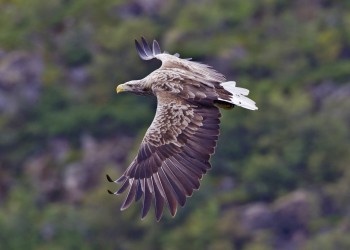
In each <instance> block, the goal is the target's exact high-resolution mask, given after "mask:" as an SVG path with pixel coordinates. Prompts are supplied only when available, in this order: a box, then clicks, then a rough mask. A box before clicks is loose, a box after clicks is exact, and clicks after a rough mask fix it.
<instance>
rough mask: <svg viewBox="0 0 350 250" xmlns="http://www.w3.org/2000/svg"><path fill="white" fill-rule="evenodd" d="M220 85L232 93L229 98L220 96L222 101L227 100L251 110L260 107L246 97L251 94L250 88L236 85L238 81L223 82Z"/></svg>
mask: <svg viewBox="0 0 350 250" xmlns="http://www.w3.org/2000/svg"><path fill="white" fill-rule="evenodd" d="M220 85H221V86H222V87H223V88H224V89H225V90H227V91H228V92H230V93H231V94H232V96H231V98H230V99H229V100H225V99H221V98H219V100H220V101H226V102H229V103H232V104H235V105H237V106H241V107H243V108H246V109H250V110H257V109H258V107H257V106H256V105H255V102H254V101H253V100H251V99H249V98H248V97H246V96H247V95H248V94H249V90H248V89H244V88H239V87H236V82H234V81H230V82H223V83H221V84H220Z"/></svg>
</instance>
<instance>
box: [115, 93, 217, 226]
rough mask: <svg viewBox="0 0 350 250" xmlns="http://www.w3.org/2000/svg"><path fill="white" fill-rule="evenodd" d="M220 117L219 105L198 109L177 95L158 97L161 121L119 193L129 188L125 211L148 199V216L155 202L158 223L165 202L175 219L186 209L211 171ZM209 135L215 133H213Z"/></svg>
mask: <svg viewBox="0 0 350 250" xmlns="http://www.w3.org/2000/svg"><path fill="white" fill-rule="evenodd" d="M213 117H214V118H213ZM219 118H220V112H219V110H218V108H217V107H215V106H212V107H205V106H201V105H193V104H191V103H188V102H186V101H185V100H183V99H181V98H177V97H175V96H172V97H171V98H170V97H169V96H167V95H165V96H158V107H157V112H156V115H155V118H154V120H153V122H152V124H151V126H150V127H149V129H148V130H147V132H146V135H145V137H144V139H143V141H142V143H141V145H140V149H139V152H138V155H137V156H136V158H135V160H134V161H133V163H132V164H131V165H130V166H129V168H128V169H127V170H126V171H125V173H124V174H123V175H122V178H121V179H122V180H124V181H125V182H124V183H123V184H122V187H121V189H120V190H119V191H118V192H117V193H116V194H120V193H121V192H124V191H125V190H126V189H127V188H129V191H128V194H127V196H126V198H125V201H124V203H123V205H122V208H121V209H122V210H124V209H126V208H127V207H129V206H130V204H131V202H132V200H133V199H135V198H136V200H138V199H139V198H141V196H143V197H144V198H143V208H142V213H141V217H142V218H143V217H145V216H146V215H147V213H148V211H149V208H150V204H151V200H154V204H155V211H156V218H157V220H159V219H160V218H161V217H162V214H163V208H164V204H165V203H166V204H167V205H168V207H169V210H170V213H171V215H173V216H174V215H175V214H176V211H177V206H178V205H180V206H183V205H184V204H185V202H186V196H191V195H192V193H193V191H194V190H196V189H198V188H199V180H200V179H201V178H202V175H203V174H205V173H206V171H207V170H208V169H209V168H210V163H209V158H210V155H211V154H213V153H214V148H215V146H216V140H217V138H218V135H219V123H220V120H219ZM206 131H209V132H210V133H208V135H207V133H206ZM178 138H182V139H181V141H179V140H178ZM140 173H142V174H140ZM139 183H140V184H139ZM142 183H146V184H142ZM142 185H144V188H142ZM138 186H140V187H141V188H138Z"/></svg>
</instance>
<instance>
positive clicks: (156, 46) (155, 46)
mask: <svg viewBox="0 0 350 250" xmlns="http://www.w3.org/2000/svg"><path fill="white" fill-rule="evenodd" d="M161 53H162V52H161V50H160V46H159V43H158V42H157V41H156V40H153V55H154V56H155V55H158V54H161Z"/></svg>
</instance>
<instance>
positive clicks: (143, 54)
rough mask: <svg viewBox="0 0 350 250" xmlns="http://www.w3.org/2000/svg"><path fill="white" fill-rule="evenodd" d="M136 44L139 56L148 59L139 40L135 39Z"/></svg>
mask: <svg viewBox="0 0 350 250" xmlns="http://www.w3.org/2000/svg"><path fill="white" fill-rule="evenodd" d="M135 46H136V50H137V52H138V54H139V56H140V57H141V59H143V60H148V57H147V54H146V53H145V51H144V49H143V48H142V47H141V45H140V44H139V42H138V41H137V40H135Z"/></svg>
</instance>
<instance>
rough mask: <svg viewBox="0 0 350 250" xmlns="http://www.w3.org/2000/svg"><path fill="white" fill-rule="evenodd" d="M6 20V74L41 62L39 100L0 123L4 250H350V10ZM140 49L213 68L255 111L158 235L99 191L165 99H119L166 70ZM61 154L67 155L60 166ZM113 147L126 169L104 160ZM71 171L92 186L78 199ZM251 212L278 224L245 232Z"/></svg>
mask: <svg viewBox="0 0 350 250" xmlns="http://www.w3.org/2000/svg"><path fill="white" fill-rule="evenodd" d="M0 8H1V15H0V30H1V32H0V50H1V51H0V52H1V55H0V61H1V63H0V68H1V67H5V66H4V65H6V60H5V59H3V58H4V57H2V55H3V54H11V53H13V52H16V51H20V52H24V53H27V54H28V55H33V56H34V55H35V56H39V57H40V58H41V60H42V61H43V64H44V67H43V71H42V72H41V73H40V88H39V90H38V91H39V93H40V94H39V97H38V99H36V100H34V102H32V103H31V104H26V103H23V104H21V105H20V108H18V109H16V111H15V112H5V111H1V109H0V112H2V113H1V117H0V131H1V133H0V248H1V249H150V250H151V249H166V250H172V249H210V250H221V249H243V250H267V249H324V250H328V249H349V247H350V240H349V237H348V235H349V231H350V216H349V214H350V210H349V208H350V193H349V190H350V99H349V96H350V31H349V28H348V27H349V26H350V2H349V1H336V0H333V1H332V0H316V1H304V0H298V1H287V0H282V1H277V0H260V1H252V0H239V1H238V0H237V1H231V0H218V1H210V0H199V1H175V0H170V1H160V0H152V1H140V0H135V1H126V0H115V1H111V0H105V1H98V0H52V1H51V0H50V1H39V0H0ZM141 35H144V36H145V37H146V38H148V39H153V38H155V39H157V40H158V41H159V42H160V44H161V47H162V49H165V50H167V51H170V52H173V53H175V52H179V53H180V54H181V55H182V57H185V58H188V57H192V58H193V59H194V60H197V61H202V62H205V63H208V64H210V65H212V66H213V67H214V68H215V69H217V70H219V71H220V72H222V73H224V74H225V75H226V76H227V78H228V79H234V80H236V81H237V82H238V84H239V85H240V86H242V87H245V88H248V89H250V90H251V94H250V96H251V98H252V99H254V100H255V101H256V102H257V104H258V107H259V110H258V111H257V112H248V111H247V110H243V109H239V108H236V109H234V110H233V111H223V119H222V129H221V136H220V140H219V142H218V148H217V149H216V154H215V155H214V157H212V165H213V169H212V170H211V171H210V173H209V175H207V176H205V178H204V179H203V181H202V186H201V189H200V191H197V192H195V194H194V196H193V197H192V198H190V199H189V200H188V203H187V205H186V207H184V208H181V209H180V210H179V211H178V214H177V216H176V217H175V218H171V216H170V215H167V216H165V218H164V219H163V220H162V221H161V222H159V223H156V222H155V219H154V216H153V215H150V216H149V217H148V218H146V219H145V220H143V221H141V220H140V219H139V208H140V207H139V205H140V204H138V205H134V206H133V207H132V208H130V209H129V210H128V211H124V212H120V211H119V206H120V202H121V200H122V199H121V197H112V196H108V194H107V192H106V189H107V188H108V187H107V186H108V184H107V183H106V181H105V180H104V175H105V173H107V172H114V174H115V176H117V175H118V174H120V173H121V172H122V171H123V169H125V168H126V167H127V164H128V163H129V162H130V159H132V157H133V156H134V155H135V152H136V150H137V145H138V143H139V141H140V139H141V137H142V135H143V133H144V131H145V129H146V128H147V127H148V125H149V124H150V122H151V120H152V118H153V115H154V110H155V105H156V104H155V99H152V98H145V97H139V96H132V95H120V96H116V94H115V91H114V89H115V87H116V85H117V83H122V82H124V81H127V80H131V79H138V78H142V77H144V76H146V75H147V74H148V73H150V72H151V71H152V70H154V69H156V68H157V67H158V66H159V62H147V63H146V62H142V61H141V60H140V59H139V58H138V56H137V53H136V52H135V49H134V46H133V40H134V39H135V38H139V37H140V36H141ZM0 72H2V73H1V74H5V73H4V72H3V71H0ZM0 78H1V79H3V77H0ZM1 79H0V94H1V93H5V94H4V96H6V95H7V94H6V93H9V92H8V91H11V88H10V90H9V89H8V88H7V87H6V86H5V84H4V83H1ZM28 82H30V79H28ZM1 84H2V85H1ZM17 84H18V85H19V86H20V87H21V86H22V87H23V88H24V87H25V85H26V83H25V82H19V83H17ZM28 86H29V85H28ZM28 88H31V87H30V86H29V87H28ZM14 92H15V91H14ZM1 98H2V95H0V99H1ZM14 101H16V102H18V103H21V102H22V100H21V98H19V97H18V98H17V99H14ZM0 103H1V102H0ZM0 106H1V105H0ZM86 138H88V139H86ZM89 138H93V142H94V143H96V144H97V147H96V148H93V150H92V151H91V150H90V151H89V145H90V144H89V143H87V142H89V140H90V139H89ZM57 141H58V142H60V143H61V142H62V141H63V144H64V145H68V146H65V148H64V150H63V149H62V150H63V151H64V152H65V155H66V156H64V157H63V160H61V158H60V157H58V156H56V155H59V153H57V152H55V150H54V149H52V148H55V147H54V146H53V145H56V144H57ZM86 141H87V142H86ZM108 143H109V144H108ZM129 144H130V145H131V146H130V145H129ZM59 145H61V144H59ZM106 145H107V146H108V145H110V148H112V149H113V150H115V158H114V157H113V156H111V157H110V159H109V160H106V157H107V156H105V155H103V153H100V152H99V151H98V149H99V148H101V149H104V148H105V147H106V148H107V146H106ZM118 145H119V146H118ZM101 151H104V150H101ZM95 153H96V155H95ZM113 154H114V153H113ZM113 154H112V155H113ZM100 155H102V156H100ZM96 159H97V160H96ZM79 164H81V165H82V166H83V168H82V169H80V168H79V166H80V165H79ZM96 169H97V170H96ZM70 171H73V172H74V171H77V172H78V173H84V172H87V174H85V175H83V174H82V175H81V176H83V177H81V178H82V180H81V183H82V184H81V186H79V188H80V189H79V192H81V193H82V194H81V195H78V196H77V197H78V198H72V197H73V193H74V192H73V191H72V190H71V189H70V188H71V187H72V186H71V185H72V184H70V183H71V182H69V176H70V175H69V173H71V172H70ZM79 171H80V172H79ZM89 173H90V175H91V176H92V177H91V176H90V175H89ZM79 176H80V175H79ZM84 176H85V177H84ZM74 178H76V176H75V175H74ZM84 178H85V179H84ZM79 180H80V179H77V182H78V181H79ZM48 183H49V184H50V183H51V185H49V184H48ZM67 183H68V184H67ZM79 183H80V182H79ZM79 185H80V184H79ZM73 187H74V185H73ZM296 191H298V192H305V193H306V194H307V195H306V197H307V199H305V200H303V202H304V203H305V204H306V205H307V207H308V209H307V211H308V214H307V216H304V215H303V214H302V215H300V218H302V219H300V223H299V221H298V218H299V217H298V216H299V212H295V211H298V210H295V211H294V210H292V208H290V207H288V206H287V205H288V204H289V203H290V204H292V202H293V200H289V201H288V199H287V198H288V197H292V196H290V194H293V193H294V192H296ZM79 192H78V193H79ZM79 194H80V193H79ZM74 197H75V196H74ZM285 197H287V198H286V199H283V198H285ZM286 200H287V201H286ZM288 202H289V203H288ZM298 202H299V200H298ZM281 203H286V204H287V205H285V206H283V204H282V205H281ZM304 203H302V204H304ZM255 204H264V207H266V211H267V212H266V214H270V216H271V218H272V219H270V220H271V221H272V222H271V223H272V224H269V223H266V225H265V224H263V225H264V226H261V227H259V228H258V229H256V228H254V226H251V224H249V223H248V222H247V223H248V224H245V222H246V220H247V219H244V218H246V217H244V215H245V214H249V213H248V211H251V210H249V208H252V207H253V206H254V205H255ZM297 204H299V203H297ZM264 211H265V210H264ZM290 211H292V212H290ZM293 211H294V212H293ZM289 213H292V215H293V216H296V217H295V218H297V219H293V218H294V217H291V216H289V217H288V216H287V218H289V220H288V219H285V214H287V215H289ZM247 218H248V217H247ZM267 218H269V217H267ZM290 218H292V219H290ZM290 220H292V221H290ZM298 223H299V224H298ZM244 225H245V226H244ZM247 225H248V226H247ZM249 225H250V226H249ZM287 247H288V248H287Z"/></svg>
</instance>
